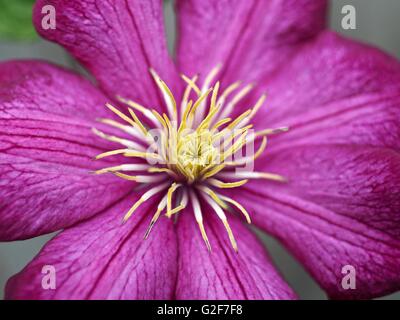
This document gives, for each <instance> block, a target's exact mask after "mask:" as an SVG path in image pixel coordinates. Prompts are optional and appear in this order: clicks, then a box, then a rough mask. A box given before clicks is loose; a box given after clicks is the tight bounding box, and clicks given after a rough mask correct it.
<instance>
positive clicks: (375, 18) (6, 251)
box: [0, 0, 400, 299]
mask: <svg viewBox="0 0 400 320" xmlns="http://www.w3.org/2000/svg"><path fill="white" fill-rule="evenodd" d="M199 1H201V0H199ZM33 3H34V0H0V61H2V60H8V59H16V58H40V59H45V60H48V61H52V62H54V63H57V64H60V65H63V66H66V67H69V68H72V69H75V70H77V71H78V72H82V69H81V68H80V67H79V65H78V64H77V63H76V62H75V61H74V60H73V59H72V58H71V57H70V56H69V55H68V54H67V53H66V52H65V51H64V50H63V49H62V48H60V47H58V46H57V45H54V44H52V43H49V42H46V41H44V40H42V39H40V38H38V37H37V36H36V33H35V32H34V30H33V28H32V23H31V8H32V4H33ZM346 4H351V5H354V6H355V7H356V10H357V29H356V30H343V29H342V28H341V18H342V15H341V8H342V7H343V6H344V5H346ZM399 13H400V1H399V0H380V1H377V0H333V1H332V2H331V11H330V25H331V28H332V29H334V30H336V31H337V32H339V33H342V34H345V35H347V36H349V37H351V38H355V39H359V40H361V41H364V42H368V43H371V44H375V45H377V46H379V47H381V48H382V49H384V50H386V51H387V52H389V53H391V54H392V55H395V56H397V57H399V58H400V33H399V30H400V28H399V21H398V19H399ZM165 17H166V26H167V32H168V40H169V46H170V50H171V52H172V50H173V46H174V40H175V20H174V19H175V18H174V11H173V3H172V1H165ZM260 236H261V237H262V239H263V241H264V242H265V244H266V246H267V248H268V251H269V252H270V254H271V256H272V258H273V260H274V261H275V263H276V265H277V266H278V268H279V269H280V270H281V272H282V273H283V275H284V276H285V278H286V280H287V281H288V282H289V283H290V284H291V285H292V287H293V288H294V289H295V290H296V291H297V293H298V294H299V296H300V297H301V298H303V299H325V294H324V293H323V291H322V290H321V289H320V288H319V287H318V285H317V284H316V283H315V282H314V281H313V280H312V279H311V277H310V276H309V275H308V274H307V273H306V272H305V271H304V269H303V268H302V267H301V266H300V265H299V264H298V263H297V262H296V261H295V260H294V259H293V258H292V257H291V256H290V255H289V254H288V253H287V252H286V251H285V250H284V249H283V248H282V247H281V246H280V245H279V244H278V243H277V242H276V241H275V240H273V239H272V238H270V237H268V236H266V235H262V234H260ZM51 237H52V235H46V236H42V237H38V238H35V239H31V240H26V241H16V242H12V243H0V299H1V298H2V296H3V291H2V288H3V287H4V285H5V283H6V281H7V279H8V278H9V277H10V276H11V275H13V274H15V273H17V272H18V271H20V270H21V269H22V268H23V267H24V266H25V265H26V264H27V263H28V262H29V261H30V260H31V259H32V258H33V257H34V255H35V254H36V253H37V252H38V251H39V250H40V248H41V247H42V245H43V244H44V243H45V242H46V241H48V240H49V239H50V238H51ZM399 272H400V271H399ZM386 298H389V299H400V293H397V294H392V295H390V296H388V297H386Z"/></svg>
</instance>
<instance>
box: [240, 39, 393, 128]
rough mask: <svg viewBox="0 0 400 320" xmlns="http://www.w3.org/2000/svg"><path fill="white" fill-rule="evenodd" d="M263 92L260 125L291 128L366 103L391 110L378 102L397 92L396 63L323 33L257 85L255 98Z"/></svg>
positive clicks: (378, 51) (374, 49) (365, 46)
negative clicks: (265, 94) (265, 97)
mask: <svg viewBox="0 0 400 320" xmlns="http://www.w3.org/2000/svg"><path fill="white" fill-rule="evenodd" d="M265 91H266V92H267V95H268V98H267V101H266V104H265V106H264V108H261V109H260V113H259V117H258V118H257V119H260V121H259V122H258V123H257V126H258V127H260V128H261V127H265V126H273V127H275V126H282V125H285V126H286V125H289V126H290V127H294V126H296V125H297V124H302V123H304V122H306V121H310V122H311V119H312V118H313V119H314V120H313V122H314V123H316V122H317V121H316V120H318V123H322V121H323V120H325V119H326V118H327V117H328V115H329V114H332V115H337V116H339V117H341V116H342V115H343V118H344V117H345V116H346V115H349V114H351V113H352V112H353V113H354V111H357V109H361V108H364V107H365V106H364V105H367V107H368V108H369V111H370V112H374V110H372V109H370V106H369V105H370V104H374V105H376V108H377V110H376V111H375V112H376V113H383V112H386V113H389V112H392V111H390V110H386V111H384V110H383V111H382V110H380V109H385V108H386V107H387V106H382V103H380V100H383V99H384V98H386V99H388V98H390V97H398V96H399V92H400V63H399V62H398V61H397V60H396V59H394V58H392V57H390V56H388V55H387V54H385V53H384V52H382V51H380V50H378V49H376V48H373V47H370V46H367V45H364V44H360V43H357V42H354V41H352V40H348V39H345V38H342V37H341V36H339V35H336V34H334V33H331V32H323V33H321V34H320V35H319V36H318V37H317V38H316V39H315V40H314V41H310V42H308V43H307V44H305V45H303V46H302V47H301V48H299V50H298V52H297V54H296V55H295V56H294V57H293V58H292V59H291V60H290V61H288V62H287V64H286V65H285V67H284V68H283V69H281V70H280V72H279V73H277V74H276V75H275V77H274V78H273V79H266V80H265V81H263V82H262V83H260V85H259V86H258V92H255V95H254V98H257V97H258V96H259V95H260V94H262V93H263V92H265ZM254 98H253V99H254ZM249 103H250V102H248V103H247V105H248V104H249ZM378 105H380V106H379V107H378ZM391 109H393V108H391ZM238 112H240V110H238ZM370 116H371V118H374V116H375V115H374V114H371V115H370ZM319 118H320V119H319ZM325 124H326V123H324V125H325Z"/></svg>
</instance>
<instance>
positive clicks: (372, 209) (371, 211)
mask: <svg viewBox="0 0 400 320" xmlns="http://www.w3.org/2000/svg"><path fill="white" fill-rule="evenodd" d="M264 168H265V170H273V171H274V172H277V173H280V174H282V175H284V176H285V177H287V178H288V179H289V182H287V183H285V184H272V183H270V184H269V183H266V182H252V183H251V184H249V186H248V187H247V185H246V188H245V190H244V191H243V190H242V191H241V192H235V194H234V197H235V199H236V200H238V201H239V202H241V203H242V204H243V205H244V206H245V207H246V208H247V209H249V210H250V212H251V215H252V219H253V221H254V222H255V224H256V225H258V226H260V227H262V228H263V229H265V230H267V231H268V232H270V233H272V234H273V235H275V236H276V237H278V238H279V239H280V240H281V241H282V242H283V243H284V244H285V245H286V246H287V247H288V249H289V250H291V251H292V252H293V253H294V254H295V256H296V257H297V258H298V259H299V260H300V261H301V262H302V263H303V264H304V265H305V267H306V268H307V270H308V271H309V272H310V273H311V274H312V275H313V277H314V278H315V279H316V280H317V281H318V282H319V284H320V285H321V286H322V287H323V288H324V289H325V290H326V291H327V293H328V295H329V296H330V297H332V298H373V297H377V296H381V295H384V294H388V293H391V292H394V291H396V290H398V289H399V288H400V274H399V272H398V270H399V269H400V237H399V235H400V216H399V212H400V201H399V194H400V174H399V173H400V156H399V154H398V152H396V151H393V150H390V149H386V148H376V147H375V148H373V147H369V148H366V147H364V146H358V147H357V146H344V145H327V146H326V145H325V146H298V147H293V148H292V149H287V150H285V151H282V152H280V153H276V154H272V155H270V159H269V161H268V165H266V166H265V167H264ZM346 265H351V266H353V267H354V268H355V270H356V289H354V290H353V289H348V290H346V289H345V288H343V286H342V279H343V277H344V276H345V274H343V273H342V270H343V268H344V267H345V266H346Z"/></svg>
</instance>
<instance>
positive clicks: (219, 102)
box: [93, 66, 288, 250]
mask: <svg viewBox="0 0 400 320" xmlns="http://www.w3.org/2000/svg"><path fill="white" fill-rule="evenodd" d="M219 70H220V66H218V67H216V68H214V69H213V70H212V71H211V72H210V74H209V75H208V76H207V77H206V79H205V80H204V83H203V84H202V86H201V87H199V86H198V85H197V83H196V82H197V78H198V77H197V76H195V77H193V78H188V77H186V76H182V78H183V80H184V81H185V82H186V84H187V85H186V89H185V91H184V94H183V98H182V101H181V104H180V106H179V108H178V106H177V103H176V100H175V98H174V96H173V94H172V92H171V90H170V89H169V88H168V86H167V84H166V83H165V82H164V81H163V80H161V78H160V77H159V76H158V75H157V74H156V72H155V71H154V70H151V71H150V72H151V74H152V76H153V78H154V80H155V82H156V84H157V85H158V87H159V89H160V90H161V93H162V95H163V97H164V100H165V105H166V107H167V110H168V114H165V113H164V114H160V113H159V112H157V111H156V110H150V109H148V108H145V107H144V106H142V105H140V104H138V103H136V102H134V101H131V100H126V99H124V98H121V97H119V98H118V99H119V100H120V101H121V102H122V103H124V104H126V105H127V106H128V110H127V111H128V112H129V115H127V114H125V113H123V112H121V111H120V110H119V109H117V108H115V107H114V106H112V105H111V104H107V105H106V106H107V107H108V108H109V109H110V110H111V111H112V112H114V113H115V114H116V115H118V116H119V117H120V118H121V119H122V120H123V122H124V123H121V122H118V121H115V120H112V119H100V121H101V122H102V123H106V124H108V125H110V126H112V127H115V128H118V129H120V130H122V131H123V132H124V133H125V134H128V135H129V138H122V137H118V136H113V135H109V134H106V133H104V132H102V131H100V130H97V129H93V132H94V133H95V134H96V135H98V136H100V137H101V138H103V139H106V140H109V141H113V142H116V143H118V144H120V145H122V146H123V148H122V149H116V150H111V151H107V152H104V153H102V154H100V155H98V156H97V157H96V159H100V158H104V157H108V156H115V155H123V156H125V157H127V158H129V159H130V161H129V163H128V164H122V165H118V166H114V167H108V168H103V169H100V170H98V171H96V172H95V173H97V174H103V173H113V174H115V175H116V176H118V177H120V178H122V179H126V180H130V181H134V182H136V183H138V184H141V185H143V186H144V188H145V191H144V192H143V194H142V196H141V197H140V199H139V200H138V201H137V202H136V203H135V204H134V205H133V206H132V207H131V209H130V210H129V211H128V212H127V213H126V214H125V216H124V221H126V220H127V219H129V218H130V217H131V215H132V214H133V213H134V211H135V210H136V209H137V208H138V207H139V206H140V205H141V204H142V203H143V202H145V201H147V200H148V199H150V198H151V197H155V196H157V195H158V196H159V199H160V201H159V204H158V207H157V211H156V212H155V214H154V216H153V218H152V220H151V222H150V225H149V228H148V230H147V232H146V234H145V238H147V237H148V236H149V233H150V231H151V229H152V228H153V226H154V224H155V223H156V221H157V220H158V218H159V217H160V215H161V213H162V212H165V214H166V216H167V217H172V216H173V215H176V214H178V213H179V212H180V211H182V210H183V209H185V208H186V207H187V206H188V205H189V204H190V205H191V208H192V211H193V213H194V216H195V219H196V221H197V223H198V225H199V229H200V232H201V235H202V237H203V239H204V241H205V243H206V245H207V248H208V249H209V250H211V245H210V243H209V240H208V237H207V234H206V231H205V228H204V223H203V213H202V212H203V206H204V205H209V206H210V207H211V208H212V210H214V211H215V213H216V214H217V216H218V218H219V219H220V220H221V221H222V223H223V225H224V226H225V228H226V230H227V233H228V236H229V239H230V241H231V244H232V247H233V248H234V249H235V250H237V244H236V241H235V238H234V236H233V234H232V231H231V229H230V226H229V223H228V220H227V217H226V215H225V212H228V211H234V210H237V211H239V212H241V213H242V214H243V215H244V216H245V218H246V220H247V222H248V223H250V222H251V221H250V217H249V214H248V213H247V211H246V209H245V208H244V207H243V206H242V205H241V204H240V203H238V202H237V201H235V200H234V199H232V198H230V197H228V196H226V195H224V193H223V189H226V188H238V187H240V186H242V185H244V184H246V183H247V182H248V180H249V179H269V180H275V181H285V179H284V178H283V177H281V176H279V175H277V174H273V173H266V172H255V171H253V164H254V161H255V160H256V159H257V158H258V157H259V156H260V155H261V154H262V153H263V152H264V150H265V148H266V144H267V136H268V135H271V134H275V133H279V132H284V131H287V130H288V128H287V127H282V128H278V129H264V130H261V131H253V130H252V128H253V126H252V125H251V124H250V122H251V120H252V119H253V118H254V116H255V115H256V113H257V111H258V110H259V109H260V108H261V106H262V105H263V104H264V101H265V95H263V96H261V97H260V98H259V100H258V101H257V102H256V103H255V105H254V106H253V107H252V108H251V109H249V110H247V111H245V112H243V113H242V114H240V115H239V116H237V117H236V118H234V119H233V118H232V117H231V114H232V112H233V111H234V108H235V106H236V105H237V104H238V103H239V102H240V101H241V100H242V99H243V98H244V97H245V96H246V95H247V94H248V93H249V92H250V91H251V90H252V88H253V86H252V85H247V86H244V87H243V88H241V85H240V83H239V82H236V83H233V84H232V85H230V86H228V87H226V88H225V89H224V90H223V91H222V92H221V93H220V83H219V82H216V83H215V84H214V85H212V84H213V83H214V78H215V77H216V75H217V74H218V72H219ZM178 109H179V110H178ZM135 111H136V112H139V113H140V114H142V115H143V117H142V119H139V117H138V116H137V115H136V113H135ZM255 146H257V148H254V147H255ZM125 172H135V174H134V175H130V174H127V173H125ZM160 194H161V195H160ZM162 194H163V195H162ZM201 200H202V201H201Z"/></svg>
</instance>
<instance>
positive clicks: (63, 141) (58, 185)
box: [0, 62, 132, 241]
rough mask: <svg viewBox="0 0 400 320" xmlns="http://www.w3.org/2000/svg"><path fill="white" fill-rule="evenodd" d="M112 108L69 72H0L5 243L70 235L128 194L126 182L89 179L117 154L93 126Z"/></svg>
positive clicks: (20, 66)
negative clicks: (61, 232) (65, 231)
mask: <svg viewBox="0 0 400 320" xmlns="http://www.w3.org/2000/svg"><path fill="white" fill-rule="evenodd" d="M106 101H107V100H106V98H105V97H104V96H103V95H102V94H101V93H100V92H99V91H97V89H95V88H94V87H93V86H92V85H91V84H90V83H89V82H88V81H86V80H84V79H83V78H81V77H78V76H76V75H73V74H71V73H69V72H67V71H65V70H63V69H60V68H56V67H54V66H51V65H48V64H45V63H41V62H8V63H2V64H0V176H1V181H0V202H1V206H0V240H3V241H4V240H15V239H25V238H29V237H34V236H37V235H40V234H43V233H48V232H52V231H55V230H58V229H60V228H64V227H67V226H69V225H71V224H74V223H76V222H77V221H79V220H82V219H85V218H87V217H89V216H92V215H94V214H96V213H98V212H101V211H102V210H104V209H105V208H107V207H108V206H109V205H111V204H112V203H114V202H115V201H116V200H118V199H119V198H121V197H122V196H124V195H125V194H126V193H127V192H128V191H129V190H130V188H131V186H132V185H131V184H129V183H125V182H121V180H120V179H117V178H114V177H111V176H108V175H103V176H101V175H93V174H90V171H91V170H95V169H98V168H100V167H106V166H110V161H98V162H96V161H93V157H94V156H95V155H97V154H99V153H101V152H104V151H105V150H111V149H112V148H114V149H115V148H116V147H115V146H113V145H111V144H109V143H104V142H103V141H102V139H99V138H98V137H96V136H95V135H94V134H93V133H92V132H91V128H92V127H94V126H97V124H96V122H95V118H96V117H97V116H104V115H105V114H106V111H105V107H104V103H105V102H106ZM93 110H98V113H97V114H96V113H93ZM103 110H104V111H103Z"/></svg>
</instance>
